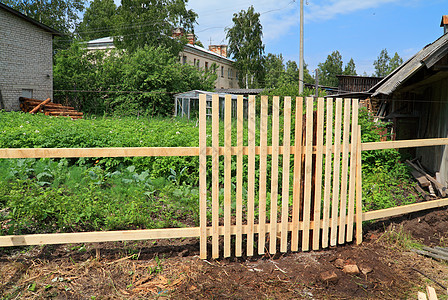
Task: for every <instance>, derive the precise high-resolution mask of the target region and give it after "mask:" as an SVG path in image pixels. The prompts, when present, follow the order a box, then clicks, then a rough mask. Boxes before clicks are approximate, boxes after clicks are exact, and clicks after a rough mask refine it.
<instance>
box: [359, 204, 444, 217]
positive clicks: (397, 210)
mask: <svg viewBox="0 0 448 300" xmlns="http://www.w3.org/2000/svg"><path fill="white" fill-rule="evenodd" d="M444 206H448V198H445V199H438V200H432V201H426V202H421V203H414V204H409V205H404V206H398V207H392V208H386V209H380V210H374V211H369V212H365V213H363V214H362V221H370V220H376V219H381V218H389V217H394V216H399V215H403V214H409V213H412V212H416V211H422V210H427V209H432V208H437V207H444Z"/></svg>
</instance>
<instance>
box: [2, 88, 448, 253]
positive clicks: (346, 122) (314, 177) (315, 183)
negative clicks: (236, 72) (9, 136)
mask: <svg viewBox="0 0 448 300" xmlns="http://www.w3.org/2000/svg"><path fill="white" fill-rule="evenodd" d="M215 100H216V96H215V98H214V99H213V100H212V107H211V108H207V107H208V105H207V103H206V102H207V100H206V97H205V95H201V96H200V114H199V127H200V133H199V147H154V148H151V147H135V148H126V147H124V148H36V149H33V148H18V149H15V148H14V149H13V148H3V149H0V158H7V159H13V158H64V157H134V156H141V157H145V156H146V157H148V156H199V173H200V183H199V185H200V186H199V188H200V224H199V227H187V228H164V229H145V230H125V231H102V232H77V233H53V234H28V235H7V236H0V247H8V246H25V245H43V244H67V243H88V242H107V241H126V240H148V239H165V238H188V237H199V238H200V257H201V258H206V257H207V256H210V255H209V250H211V257H213V258H217V257H219V256H224V257H228V256H231V255H235V256H237V257H238V256H242V255H246V256H252V255H254V248H257V250H258V254H265V253H266V252H269V253H271V254H274V253H276V252H277V251H280V252H286V251H288V250H290V251H299V250H302V251H308V250H311V249H312V250H317V249H320V248H327V247H329V246H336V245H337V244H343V243H346V242H352V241H353V240H355V241H356V243H357V244H359V243H361V241H362V222H363V221H369V220H374V219H379V218H385V217H392V216H396V215H400V214H404V213H411V212H415V211H421V210H425V209H430V208H437V207H443V206H448V198H446V199H438V200H433V201H427V202H422V203H415V204H410V205H405V206H400V207H394V208H388V209H382V210H377V211H370V212H362V194H361V151H365V150H380V149H392V148H395V149H396V148H407V147H423V146H435V145H448V138H436V139H418V140H406V141H385V142H373V143H362V144H361V134H360V126H359V125H358V101H357V100H352V99H331V98H329V99H322V98H319V99H317V100H315V99H313V98H306V99H303V98H296V99H294V101H292V100H291V98H289V97H285V98H284V99H280V98H279V97H273V98H272V101H271V102H272V105H271V106H270V107H269V102H270V101H269V99H268V97H267V96H262V97H261V102H260V109H259V111H260V116H259V117H256V111H257V109H256V106H257V104H256V98H255V97H253V96H250V97H249V101H248V102H249V103H248V113H247V112H246V113H247V117H248V118H247V120H246V119H244V118H243V115H244V109H243V105H242V103H243V97H242V96H239V97H238V99H237V118H236V122H235V121H232V118H231V111H232V109H229V108H230V107H231V97H230V96H227V97H226V99H225V117H224V132H223V136H224V139H223V140H222V141H220V139H219V137H220V134H219V128H220V125H219V107H218V104H217V103H218V101H215ZM281 100H282V101H281ZM280 103H283V107H282V109H281V107H280ZM293 103H294V104H295V110H294V111H295V114H294V115H291V112H292V104H293ZM315 106H316V107H315ZM269 108H271V113H270V114H269V116H268V111H269ZM210 109H211V112H210V111H207V110H210ZM280 111H283V126H282V127H281V126H280V120H281V119H282V118H281V116H280ZM210 115H211V120H208V119H207V116H210ZM293 121H294V123H293ZM235 123H236V129H237V130H236V131H237V134H236V138H235V137H234V138H233V139H234V141H233V142H232V126H235ZM292 124H294V125H295V127H294V130H293V128H292ZM207 125H211V130H210V131H207ZM257 126H259V128H258V129H259V130H258V131H259V139H257V138H256V137H257V135H256V132H257ZM269 127H271V128H270V129H269ZM207 132H211V141H208V139H207V137H208V135H207ZM268 132H271V133H272V134H271V135H272V138H271V140H272V142H271V145H268ZM245 136H247V139H246V140H245V139H244V137H245ZM280 140H281V141H282V144H281V145H280ZM292 140H293V141H294V142H293V143H292V142H291V141H292ZM221 145H223V146H221ZM220 157H223V159H224V169H223V171H222V172H221V173H220V168H219V159H220ZM280 158H281V163H280ZM207 160H209V162H207ZM232 163H233V164H236V171H232ZM246 164H247V168H244V166H245V165H246ZM208 165H211V171H212V172H211V173H212V175H211V178H207V172H206V171H207V166H208ZM269 167H270V168H269ZM280 170H281V171H280ZM268 173H269V174H270V176H269V177H270V182H268ZM220 176H221V177H220ZM220 178H221V179H223V180H220ZM232 178H235V180H234V182H235V183H233V182H232ZM243 178H247V180H245V179H243ZM220 182H221V183H222V182H223V185H222V184H221V183H220ZM257 182H258V185H257ZM280 184H281V186H280ZM233 185H235V188H233ZM222 186H223V189H224V199H223V200H224V201H223V203H222V204H220V203H221V201H220V198H219V197H220V196H219V195H220V188H221V187H222ZM291 186H292V191H291V190H290V187H291ZM208 187H211V188H210V190H209V189H208ZM256 187H257V190H256ZM268 187H269V188H268ZM243 188H245V189H246V192H245V193H243ZM243 195H244V197H243ZM271 199H273V200H274V201H271ZM210 200H211V201H210ZM276 200H279V201H276ZM269 203H270V204H269ZM221 211H222V212H223V213H221ZM209 215H211V219H209V218H208V216H209ZM222 241H223V243H221V242H222ZM208 245H210V246H211V249H209V247H208ZM220 245H223V247H222V248H223V249H220ZM244 246H245V247H244ZM255 246H256V247H255ZM220 250H222V252H221V251H220Z"/></svg>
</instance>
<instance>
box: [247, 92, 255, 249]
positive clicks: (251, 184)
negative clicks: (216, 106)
mask: <svg viewBox="0 0 448 300" xmlns="http://www.w3.org/2000/svg"><path fill="white" fill-rule="evenodd" d="M248 119H249V120H248V126H247V127H248V133H247V136H248V158H247V167H248V170H247V177H248V178H247V228H248V231H247V256H252V255H253V254H254V221H255V213H254V208H255V204H254V203H255V96H249V104H248Z"/></svg>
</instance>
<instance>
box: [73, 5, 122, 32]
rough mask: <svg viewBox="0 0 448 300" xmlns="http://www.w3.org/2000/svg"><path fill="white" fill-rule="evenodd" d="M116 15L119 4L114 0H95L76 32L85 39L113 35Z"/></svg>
mask: <svg viewBox="0 0 448 300" xmlns="http://www.w3.org/2000/svg"><path fill="white" fill-rule="evenodd" d="M116 15H117V6H116V5H115V3H114V1H113V0H93V2H92V3H90V6H89V7H88V8H87V9H86V12H85V13H84V17H83V19H82V22H81V23H80V24H79V26H78V28H77V29H76V32H77V33H78V35H79V36H80V37H81V38H82V39H84V40H93V39H98V38H102V37H106V36H112V35H113V33H114V31H115V29H114V26H115V18H116Z"/></svg>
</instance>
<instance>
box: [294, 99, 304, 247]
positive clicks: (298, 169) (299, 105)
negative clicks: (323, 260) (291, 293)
mask: <svg viewBox="0 0 448 300" xmlns="http://www.w3.org/2000/svg"><path fill="white" fill-rule="evenodd" d="M295 117H296V124H295V137H294V139H295V141H294V145H295V147H294V182H293V207H292V233H291V251H298V250H299V220H300V198H301V195H302V190H301V182H302V145H303V138H302V134H303V128H302V125H303V124H302V123H303V98H302V97H297V98H296V116H295Z"/></svg>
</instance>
